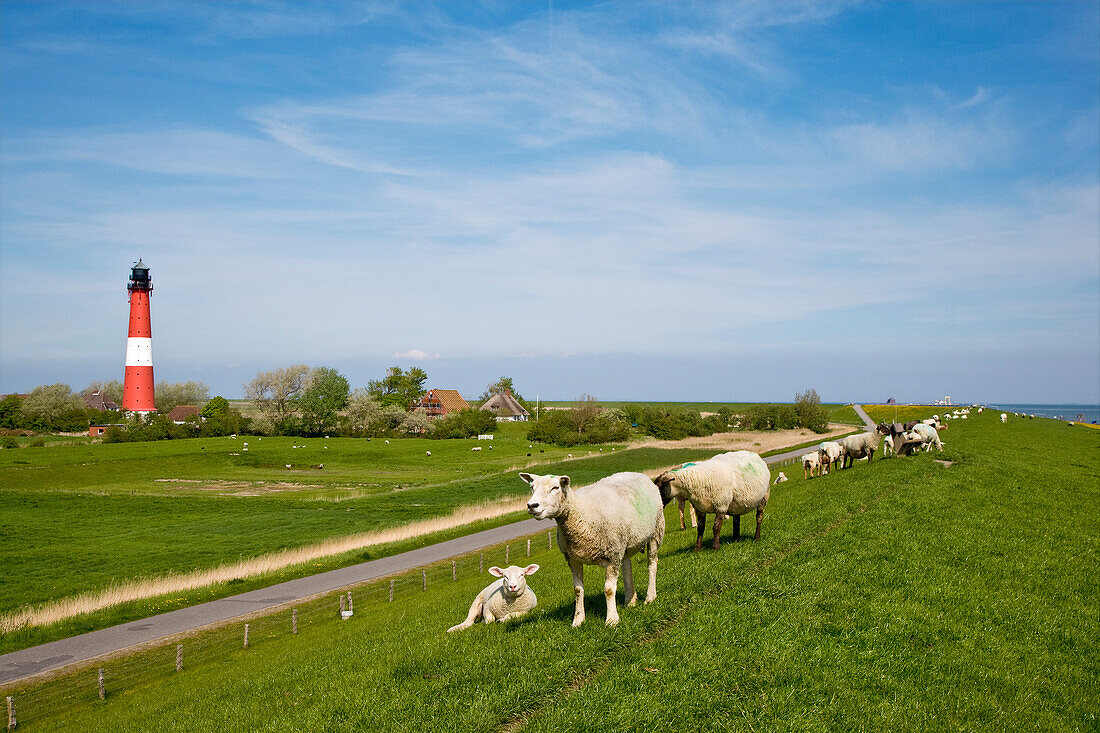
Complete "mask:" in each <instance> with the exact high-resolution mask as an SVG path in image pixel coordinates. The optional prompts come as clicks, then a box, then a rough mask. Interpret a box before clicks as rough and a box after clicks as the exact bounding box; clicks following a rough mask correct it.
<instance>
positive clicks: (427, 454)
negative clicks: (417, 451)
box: [424, 450, 432, 456]
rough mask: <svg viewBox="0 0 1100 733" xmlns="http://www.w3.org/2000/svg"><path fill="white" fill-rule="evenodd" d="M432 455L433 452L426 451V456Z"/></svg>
mask: <svg viewBox="0 0 1100 733" xmlns="http://www.w3.org/2000/svg"><path fill="white" fill-rule="evenodd" d="M431 454H432V452H431V451H430V450H426V451H424V455H426V456H430V455H431Z"/></svg>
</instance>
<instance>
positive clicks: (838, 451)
mask: <svg viewBox="0 0 1100 733" xmlns="http://www.w3.org/2000/svg"><path fill="white" fill-rule="evenodd" d="M821 452H822V453H824V454H825V456H826V457H827V458H828V459H829V460H828V461H825V459H824V458H822V461H821V463H822V465H823V466H824V467H826V468H828V467H829V466H830V465H833V466H835V465H836V464H838V463H840V462H841V461H842V460H843V459H844V448H843V447H842V446H841V445H840V443H837V442H836V441H835V440H826V441H825V442H824V443H822V444H821ZM826 473H828V470H826Z"/></svg>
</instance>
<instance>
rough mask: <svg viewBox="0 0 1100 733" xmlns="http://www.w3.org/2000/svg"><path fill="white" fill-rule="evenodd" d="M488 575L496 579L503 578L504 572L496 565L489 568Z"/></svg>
mask: <svg viewBox="0 0 1100 733" xmlns="http://www.w3.org/2000/svg"><path fill="white" fill-rule="evenodd" d="M489 575H492V576H494V577H497V578H503V577H504V571H503V570H501V569H500V568H498V567H497V566H496V565H494V566H493V567H491V568H489Z"/></svg>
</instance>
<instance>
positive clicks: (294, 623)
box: [290, 608, 298, 634]
mask: <svg viewBox="0 0 1100 733" xmlns="http://www.w3.org/2000/svg"><path fill="white" fill-rule="evenodd" d="M290 633H292V634H297V633H298V609H297V608H292V609H290Z"/></svg>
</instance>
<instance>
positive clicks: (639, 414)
mask: <svg viewBox="0 0 1100 733" xmlns="http://www.w3.org/2000/svg"><path fill="white" fill-rule="evenodd" d="M623 414H624V415H625V416H626V418H627V419H629V420H630V422H631V423H633V424H635V425H637V426H638V429H639V430H640V431H641V432H643V433H645V434H646V435H652V436H653V437H654V438H659V439H661V440H682V439H684V438H686V437H688V436H697V437H698V436H703V435H713V434H714V433H720V432H722V431H723V430H726V429H727V427H728V425H729V413H728V412H727V413H726V414H722V413H719V414H717V415H707V416H706V417H703V416H702V415H700V414H699V413H698V412H696V411H695V410H688V409H686V408H658V407H640V406H638V405H628V406H627V407H626V408H624V409H623Z"/></svg>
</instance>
